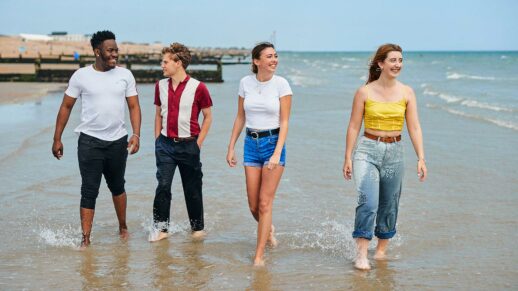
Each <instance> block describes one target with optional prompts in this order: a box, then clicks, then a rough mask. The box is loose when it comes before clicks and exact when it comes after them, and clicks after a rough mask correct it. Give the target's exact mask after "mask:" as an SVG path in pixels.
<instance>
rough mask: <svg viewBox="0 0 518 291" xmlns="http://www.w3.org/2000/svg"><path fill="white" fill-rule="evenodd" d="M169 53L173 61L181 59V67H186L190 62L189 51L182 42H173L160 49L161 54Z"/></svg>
mask: <svg viewBox="0 0 518 291" xmlns="http://www.w3.org/2000/svg"><path fill="white" fill-rule="evenodd" d="M167 53H169V54H171V58H173V60H175V61H182V67H183V68H184V70H185V69H187V67H188V66H189V64H190V63H191V59H192V57H191V51H190V50H189V49H188V48H187V47H186V46H185V45H183V44H181V43H178V42H174V43H172V44H171V45H170V46H168V47H164V48H163V49H162V54H163V55H165V54H167Z"/></svg>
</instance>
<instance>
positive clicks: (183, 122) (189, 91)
mask: <svg viewBox="0 0 518 291" xmlns="http://www.w3.org/2000/svg"><path fill="white" fill-rule="evenodd" d="M155 105H157V106H160V109H161V115H162V131H161V133H162V135H164V136H167V137H171V138H173V137H190V136H197V135H198V134H199V133H200V124H199V123H198V117H199V115H200V111H201V110H202V109H204V108H208V107H211V106H212V99H211V98H210V94H209V90H207V86H205V84H204V83H202V82H200V81H198V80H196V79H194V78H191V77H190V76H187V77H186V78H185V80H183V81H182V82H180V84H178V87H176V90H173V84H172V81H171V78H166V79H162V80H160V81H158V82H156V85H155Z"/></svg>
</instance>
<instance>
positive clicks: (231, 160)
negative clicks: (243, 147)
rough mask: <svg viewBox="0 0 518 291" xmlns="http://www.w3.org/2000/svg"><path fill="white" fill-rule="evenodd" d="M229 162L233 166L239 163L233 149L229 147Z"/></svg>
mask: <svg viewBox="0 0 518 291" xmlns="http://www.w3.org/2000/svg"><path fill="white" fill-rule="evenodd" d="M227 163H228V165H229V166H230V167H232V168H233V167H235V166H236V165H237V160H236V155H235V153H234V150H233V149H229V150H228V152H227Z"/></svg>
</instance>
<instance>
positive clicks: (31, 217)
mask: <svg viewBox="0 0 518 291" xmlns="http://www.w3.org/2000/svg"><path fill="white" fill-rule="evenodd" d="M405 57H406V58H407V59H406V60H405V62H406V64H407V66H406V67H405V71H404V72H403V74H402V76H401V79H402V81H403V82H405V83H408V84H409V85H410V86H411V87H412V88H414V90H415V92H416V95H417V99H418V108H419V115H420V120H421V124H422V127H423V131H424V144H425V149H426V158H427V164H428V166H429V168H428V170H429V177H428V179H427V181H426V182H424V183H420V182H418V179H417V177H416V175H415V165H416V162H415V153H414V151H413V148H412V144H411V143H410V138H409V137H408V134H406V130H405V133H404V135H403V143H404V147H405V160H406V161H405V178H404V181H403V193H402V196H401V202H400V208H399V210H400V211H399V214H398V224H397V231H398V233H397V234H396V237H395V238H394V239H393V240H392V241H391V242H390V245H389V256H390V258H389V260H386V261H375V260H372V266H373V269H372V270H371V271H370V272H363V271H357V270H355V269H354V267H353V264H352V259H353V258H354V254H355V245H354V240H353V239H352V237H351V232H352V230H353V228H354V212H355V207H356V205H357V199H358V194H357V192H356V190H355V187H354V184H353V183H352V182H346V181H344V179H343V176H342V166H343V155H344V146H345V131H346V127H347V120H348V118H349V114H350V111H351V104H352V98H353V96H354V92H355V91H356V89H357V88H358V87H359V86H361V85H362V84H364V77H365V74H366V63H367V60H368V58H369V54H368V53H295V52H291V53H281V54H280V60H281V61H280V63H281V66H279V68H278V75H279V76H283V77H285V78H286V79H287V80H288V82H289V83H290V85H291V86H292V89H293V92H294V95H293V107H292V115H291V118H290V129H289V135H288V140H287V144H286V148H287V167H286V170H285V173H284V175H283V178H282V181H281V183H280V185H279V189H278V192H277V195H276V199H275V203H274V212H273V223H274V224H275V227H276V231H277V239H278V241H279V245H278V247H277V248H273V249H268V250H267V254H266V259H267V262H266V267H265V268H260V269H257V268H253V267H252V266H251V265H252V259H253V254H254V248H255V244H256V222H255V220H254V219H253V218H252V216H251V215H250V211H249V207H248V203H247V199H246V186H245V177H244V171H243V167H242V166H241V165H242V159H243V144H242V141H243V135H241V138H240V140H239V142H238V144H237V145H236V158H237V159H238V162H239V166H238V167H236V168H230V167H228V165H227V164H226V162H225V156H226V152H227V146H228V139H229V136H230V133H231V130H232V125H233V121H234V117H235V114H236V111H237V98H238V97H237V94H238V93H237V91H238V86H239V80H240V79H241V78H242V77H243V76H246V75H247V74H250V67H249V66H248V65H235V66H229V67H228V68H225V70H224V79H225V82H223V83H211V84H207V88H208V89H209V92H210V93H211V96H212V99H213V102H214V109H213V112H214V113H213V114H214V122H213V126H212V127H211V129H210V132H209V134H208V136H207V139H206V141H205V143H204V145H203V148H202V157H201V159H202V163H203V185H204V186H203V187H204V188H203V199H204V212H205V227H206V228H205V229H206V231H207V233H208V235H207V237H206V239H205V240H204V241H194V240H193V239H191V237H190V231H189V230H190V227H189V221H188V216H187V211H186V207H185V201H184V195H183V191H182V186H181V181H180V175H179V173H178V172H177V174H175V178H174V182H173V187H172V193H173V195H172V202H171V219H172V221H171V222H172V227H171V230H170V234H171V237H170V238H169V239H168V240H163V241H160V242H157V243H153V244H150V243H149V242H148V235H149V233H150V230H151V221H152V207H153V199H154V193H155V189H156V185H157V180H156V161H155V143H154V138H153V137H154V136H153V133H154V130H153V126H154V116H155V105H154V104H153V97H154V91H155V87H154V85H153V84H138V90H139V101H140V104H141V108H142V130H141V148H140V151H139V152H138V153H137V154H135V155H132V156H130V157H129V158H128V162H127V168H126V176H125V179H126V190H127V193H128V210H127V222H128V228H129V230H130V233H131V234H130V239H129V240H128V241H121V240H120V239H119V237H118V235H117V222H116V221H117V219H116V215H115V212H114V209H113V204H112V201H111V199H112V198H111V195H110V192H109V189H108V188H107V187H106V183H105V181H104V179H103V182H102V185H101V189H100V193H99V197H98V199H97V206H96V214H95V219H94V226H93V231H92V245H91V248H90V249H88V250H87V251H85V252H78V251H76V250H77V246H78V245H79V243H80V239H81V229H80V218H79V211H78V208H79V203H80V187H81V178H80V174H79V167H78V162H77V139H78V137H77V134H76V133H74V128H76V127H77V125H78V123H79V122H80V116H79V114H80V112H81V107H80V102H77V104H76V106H75V107H74V109H73V111H72V115H71V117H70V119H69V123H68V125H67V127H66V129H65V131H64V133H63V144H64V156H63V158H62V159H61V160H59V161H58V160H56V159H55V158H54V157H53V156H52V154H51V151H50V149H51V145H52V136H53V132H54V127H55V122H56V113H57V111H58V109H59V106H60V104H61V101H62V98H63V90H64V86H65V84H52V83H46V84H37V83H0V92H1V93H0V94H1V98H0V100H2V102H8V103H9V102H10V103H13V102H20V103H21V104H0V136H1V137H2V142H1V143H0V172H1V173H2V175H0V204H1V205H2V211H0V222H2V227H1V228H0V246H1V247H0V290H24V289H27V290H33V289H44V290H77V289H81V290H517V288H518V269H517V267H516V266H517V263H516V262H518V250H517V248H516V247H515V242H516V241H517V240H518V235H517V232H516V231H515V230H516V229H517V227H518V222H517V219H516V217H517V216H516V205H518V196H517V195H516V193H518V179H517V177H516V174H514V173H515V172H516V170H515V168H516V154H513V153H516V149H515V145H516V143H517V142H518V135H517V134H516V133H517V132H518V103H517V99H516V97H515V96H516V94H515V93H514V92H516V90H518V87H517V86H518V85H517V82H516V80H515V79H514V76H517V75H518V66H516V64H517V63H518V53H507V54H505V55H504V54H501V53H497V52H495V53H473V54H469V53H462V54H460V53H457V52H454V53H408V54H406V55H405ZM480 63H484V64H487V65H486V66H484V67H483V68H481V67H480V65H479V64H480ZM315 76H318V78H315ZM481 76H484V79H481ZM52 90H57V92H55V93H48V94H46V96H45V97H43V98H41V99H39V98H40V96H41V95H42V94H45V93H43V92H51V91H52ZM481 92H486V93H484V94H481ZM23 98H25V99H23ZM23 100H27V101H29V102H23ZM32 100H40V101H38V102H32ZM22 102H23V103H22ZM126 124H127V125H128V126H129V120H126ZM373 248H374V242H373V243H372V244H371V248H370V250H369V256H372V255H373V251H374V249H373Z"/></svg>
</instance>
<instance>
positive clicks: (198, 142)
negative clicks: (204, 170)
mask: <svg viewBox="0 0 518 291" xmlns="http://www.w3.org/2000/svg"><path fill="white" fill-rule="evenodd" d="M196 144H197V145H198V149H200V150H201V142H200V141H199V140H197V141H196Z"/></svg>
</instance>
